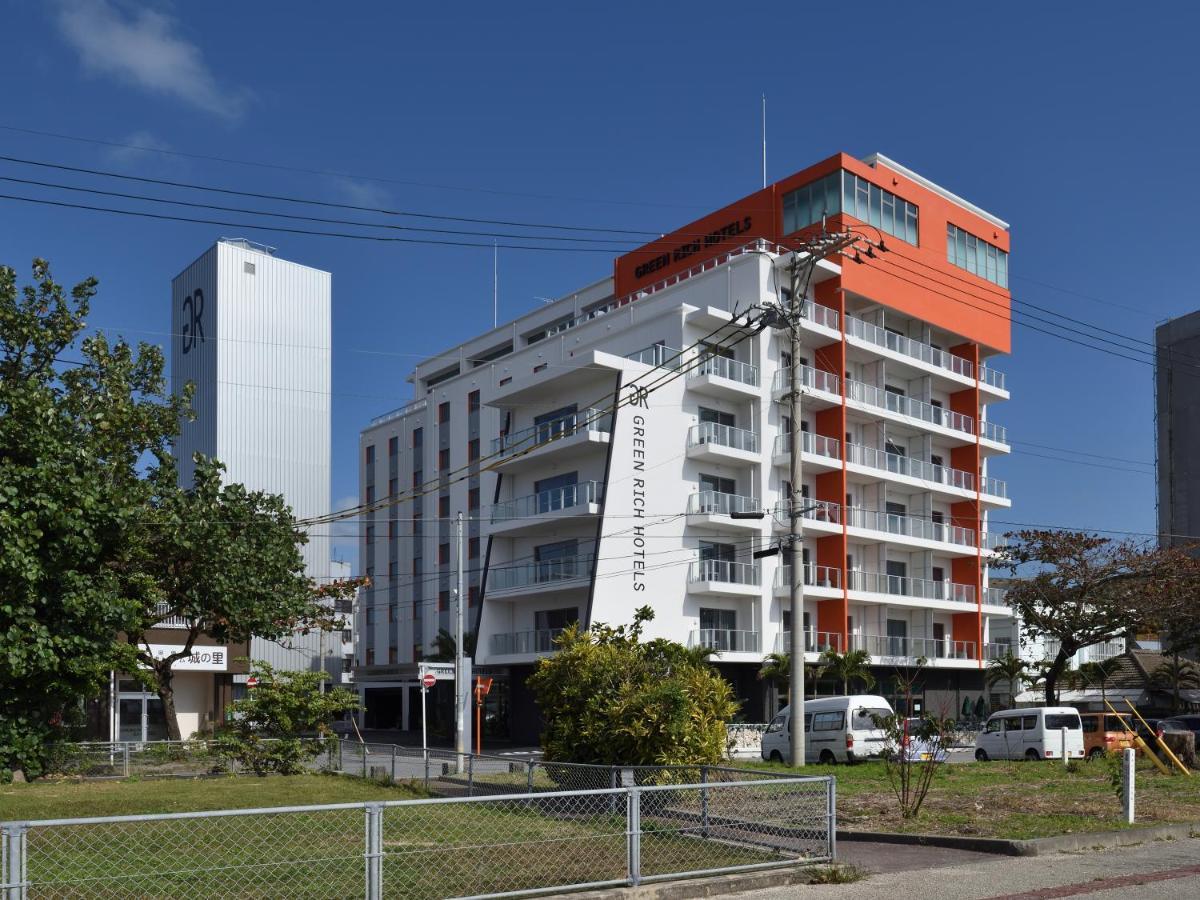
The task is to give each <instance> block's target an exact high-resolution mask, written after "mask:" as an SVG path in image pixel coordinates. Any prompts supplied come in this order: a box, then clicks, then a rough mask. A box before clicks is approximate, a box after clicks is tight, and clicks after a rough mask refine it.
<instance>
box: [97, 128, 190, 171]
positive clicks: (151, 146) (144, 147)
mask: <svg viewBox="0 0 1200 900" xmlns="http://www.w3.org/2000/svg"><path fill="white" fill-rule="evenodd" d="M114 143H115V144H119V146H110V147H105V148H104V161H105V162H107V163H109V164H110V165H114V166H119V167H120V168H135V167H137V168H144V167H145V166H146V164H147V163H156V162H161V161H162V160H164V159H167V158H169V157H166V156H164V155H163V154H162V153H155V152H154V151H155V150H173V149H174V148H173V147H172V146H171V145H170V144H168V143H167V142H166V141H164V140H162V139H160V138H158V137H155V136H154V135H153V134H151V133H150V132H149V131H135V132H133V133H132V134H127V135H125V137H123V138H121V139H120V140H119V141H115V142H114Z"/></svg>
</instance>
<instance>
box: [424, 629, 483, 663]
mask: <svg viewBox="0 0 1200 900" xmlns="http://www.w3.org/2000/svg"><path fill="white" fill-rule="evenodd" d="M457 649H458V645H457V643H455V640H454V635H452V634H451V633H450V632H449V631H447V630H446V629H445V628H439V629H438V633H437V635H436V636H435V637H434V639H433V653H432V654H431V655H430V656H429V657H428V659H429V661H430V662H454V657H455V655H456V651H457ZM463 653H464V654H465V655H466V656H469V657H470V658H471V659H474V658H475V632H473V631H467V632H465V633H464V634H463Z"/></svg>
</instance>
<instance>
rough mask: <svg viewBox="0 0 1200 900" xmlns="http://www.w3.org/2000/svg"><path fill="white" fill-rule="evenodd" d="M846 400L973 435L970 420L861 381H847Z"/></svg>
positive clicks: (943, 408)
mask: <svg viewBox="0 0 1200 900" xmlns="http://www.w3.org/2000/svg"><path fill="white" fill-rule="evenodd" d="M846 388H847V390H846V397H847V398H848V399H850V400H854V401H856V402H858V403H864V404H866V405H867V406H874V407H876V408H877V409H885V410H887V411H888V412H894V413H897V414H898V415H902V416H908V417H909V418H910V419H918V420H920V421H922V422H926V423H928V424H930V425H937V426H940V427H942V428H949V429H950V430H952V431H961V432H962V433H964V434H970V435H974V434H975V420H974V419H973V418H971V417H970V416H964V415H963V414H962V413H957V412H954V411H953V410H950V409H946V408H945V407H944V406H934V405H933V404H932V403H926V402H925V401H924V400H916V399H914V398H912V397H907V396H905V395H904V394H897V393H896V392H895V391H888V390H884V389H883V388H881V387H876V386H875V385H873V384H867V383H866V382H863V381H853V380H849V379H848V380H847V381H846Z"/></svg>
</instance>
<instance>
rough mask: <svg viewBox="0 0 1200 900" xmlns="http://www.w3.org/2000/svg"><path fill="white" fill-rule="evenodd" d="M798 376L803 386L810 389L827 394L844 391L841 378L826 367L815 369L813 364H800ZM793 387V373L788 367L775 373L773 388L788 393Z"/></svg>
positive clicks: (778, 391)
mask: <svg viewBox="0 0 1200 900" xmlns="http://www.w3.org/2000/svg"><path fill="white" fill-rule="evenodd" d="M794 368H795V369H796V378H797V380H798V381H799V382H800V386H801V387H802V388H807V389H808V390H810V391H823V392H824V393H826V394H837V395H840V394H841V392H842V388H841V383H842V382H841V379H840V378H838V377H837V376H836V375H834V374H833V373H832V372H826V371H825V370H824V369H814V368H813V367H812V366H805V365H798V366H795V367H794ZM791 389H792V373H791V372H790V371H789V370H788V369H780V370H778V371H777V372H776V373H775V377H774V379H773V381H772V382H771V390H772V391H773V392H774V393H776V394H780V393H787V392H788V391H790V390H791Z"/></svg>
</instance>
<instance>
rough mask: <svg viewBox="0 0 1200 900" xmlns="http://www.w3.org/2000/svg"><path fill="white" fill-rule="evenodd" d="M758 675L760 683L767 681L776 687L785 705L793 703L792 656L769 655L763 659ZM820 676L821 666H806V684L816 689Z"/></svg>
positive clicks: (787, 654) (783, 654)
mask: <svg viewBox="0 0 1200 900" xmlns="http://www.w3.org/2000/svg"><path fill="white" fill-rule="evenodd" d="M757 674H758V679H759V681H765V682H767V684H770V685H773V686H774V687H775V690H776V691H778V692H779V696H781V697H783V698H784V701H783V702H784V703H785V704H788V703H790V702H791V695H790V692H791V688H792V654H790V653H768V654H767V655H766V656H765V657H763V661H762V666H761V668H759V670H758V673H757ZM820 674H821V667H820V665H815V666H813V665H808V664H805V666H804V683H805V684H808V685H813V686H814V687H815V686H816V683H817V678H818V677H819V676H820Z"/></svg>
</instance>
